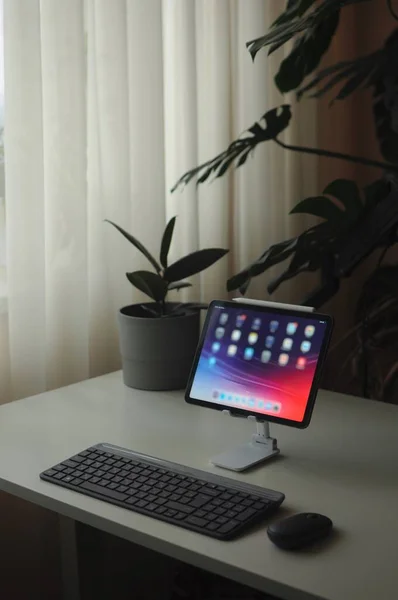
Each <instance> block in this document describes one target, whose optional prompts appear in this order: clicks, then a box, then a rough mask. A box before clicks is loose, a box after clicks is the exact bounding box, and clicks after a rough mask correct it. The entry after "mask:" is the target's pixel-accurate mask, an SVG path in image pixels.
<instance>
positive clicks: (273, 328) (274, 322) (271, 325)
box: [269, 321, 279, 333]
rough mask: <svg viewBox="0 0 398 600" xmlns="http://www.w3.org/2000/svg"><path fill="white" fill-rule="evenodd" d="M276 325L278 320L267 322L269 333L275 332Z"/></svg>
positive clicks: (277, 325)
mask: <svg viewBox="0 0 398 600" xmlns="http://www.w3.org/2000/svg"><path fill="white" fill-rule="evenodd" d="M278 327H279V323H278V321H271V323H270V324H269V330H270V332H271V333H275V331H276V330H277V329H278Z"/></svg>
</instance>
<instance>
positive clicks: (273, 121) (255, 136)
mask: <svg viewBox="0 0 398 600" xmlns="http://www.w3.org/2000/svg"><path fill="white" fill-rule="evenodd" d="M291 116H292V113H291V110H290V106H289V105H288V104H284V105H282V106H280V107H279V108H273V109H272V110H269V111H267V112H266V113H265V114H264V115H263V116H262V117H261V119H260V121H259V122H257V123H254V125H252V126H251V127H250V128H249V129H248V130H247V133H248V134H249V135H246V136H243V137H241V138H239V139H238V140H235V141H234V142H232V144H230V145H229V146H228V148H227V149H226V150H224V152H221V154H218V155H217V156H216V157H215V158H212V159H210V160H208V161H207V162H205V163H203V164H202V165H200V166H199V167H195V168H194V169H192V170H190V171H187V172H186V173H184V175H182V177H180V179H179V180H178V181H177V183H176V184H175V185H174V187H173V189H172V190H171V191H172V192H174V191H175V190H176V189H177V188H178V187H179V186H181V185H183V184H187V183H189V182H190V181H191V180H192V179H195V178H197V183H203V182H204V181H206V180H207V179H208V178H209V177H210V175H212V174H213V175H215V176H216V177H222V176H223V175H224V173H226V171H227V170H228V169H229V168H230V167H231V166H232V165H233V164H235V165H236V166H237V167H240V166H241V165H243V164H244V163H245V162H246V160H247V158H248V156H249V154H250V152H252V151H253V150H254V149H255V147H256V146H257V145H258V144H261V143H262V142H267V141H269V140H275V139H276V138H277V137H278V135H279V134H280V133H281V132H282V131H284V129H286V127H287V126H288V125H289V122H290V119H291ZM262 122H263V123H262Z"/></svg>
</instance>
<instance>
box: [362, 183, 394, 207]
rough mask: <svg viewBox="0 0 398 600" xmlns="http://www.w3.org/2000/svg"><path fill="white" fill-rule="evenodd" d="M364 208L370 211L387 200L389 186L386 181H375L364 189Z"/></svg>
mask: <svg viewBox="0 0 398 600" xmlns="http://www.w3.org/2000/svg"><path fill="white" fill-rule="evenodd" d="M363 191H364V196H365V207H366V208H367V209H372V208H374V207H375V206H376V204H378V203H379V202H381V201H382V200H384V198H387V196H388V195H389V194H390V192H391V184H390V182H389V181H387V180H386V179H376V181H373V182H372V183H370V184H369V185H367V186H366V187H365V188H364V190H363Z"/></svg>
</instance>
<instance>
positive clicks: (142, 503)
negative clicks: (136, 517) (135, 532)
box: [136, 500, 148, 508]
mask: <svg viewBox="0 0 398 600" xmlns="http://www.w3.org/2000/svg"><path fill="white" fill-rule="evenodd" d="M136 506H137V508H145V507H146V506H148V502H147V501H146V500H138V502H137V503H136Z"/></svg>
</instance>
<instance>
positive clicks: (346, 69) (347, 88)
mask: <svg viewBox="0 0 398 600" xmlns="http://www.w3.org/2000/svg"><path fill="white" fill-rule="evenodd" d="M397 56H398V30H395V31H393V33H392V34H391V35H390V36H389V37H388V39H387V41H386V43H385V44H384V46H383V48H382V49H381V50H377V51H376V52H373V53H371V54H369V55H367V56H364V57H361V58H359V59H357V60H354V61H345V62H341V63H337V64H336V65H333V66H331V67H328V68H327V69H323V70H322V71H320V72H319V73H318V75H317V76H316V77H314V78H313V79H312V80H311V81H310V82H309V83H307V84H306V85H305V86H303V87H302V88H301V89H300V90H299V91H298V94H297V96H298V98H299V99H300V98H301V97H302V96H303V95H304V94H305V93H307V92H310V91H311V92H314V93H313V94H312V95H313V97H316V98H319V97H321V96H323V95H324V94H326V93H327V92H329V91H330V90H332V89H333V88H335V87H337V86H338V91H337V93H336V94H335V96H334V100H344V99H345V98H347V97H348V96H350V95H351V94H353V93H354V92H356V91H358V90H361V89H366V88H372V89H373V114H374V119H375V124H376V133H377V137H378V140H379V144H380V151H381V154H382V155H383V158H384V159H386V160H387V161H389V162H390V163H393V164H397V163H398V73H397V58H396V57H397ZM314 90H315V91H314Z"/></svg>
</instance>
